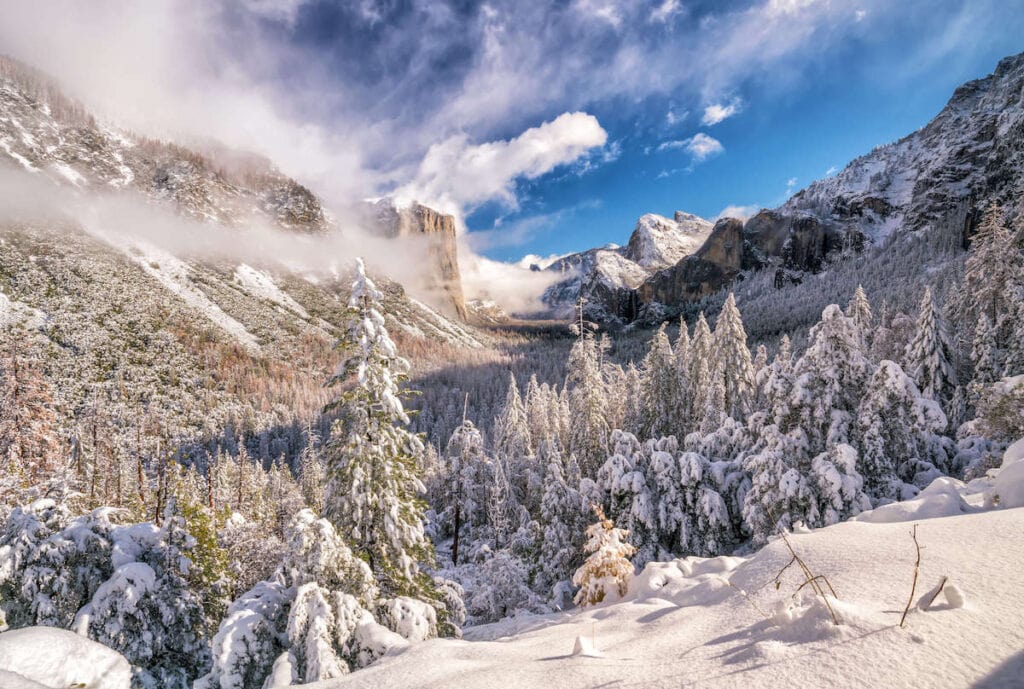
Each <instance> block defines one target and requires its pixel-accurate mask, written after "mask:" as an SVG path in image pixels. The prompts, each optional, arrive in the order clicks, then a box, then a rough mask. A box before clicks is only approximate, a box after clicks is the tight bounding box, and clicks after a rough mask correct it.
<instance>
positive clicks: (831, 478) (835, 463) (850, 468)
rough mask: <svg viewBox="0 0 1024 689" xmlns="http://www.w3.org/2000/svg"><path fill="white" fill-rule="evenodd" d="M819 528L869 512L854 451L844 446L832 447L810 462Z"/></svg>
mask: <svg viewBox="0 0 1024 689" xmlns="http://www.w3.org/2000/svg"><path fill="white" fill-rule="evenodd" d="M811 477H812V481H813V482H814V484H815V487H814V493H815V494H816V495H817V496H818V509H817V512H818V514H819V515H821V522H822V525H823V526H828V525H830V524H837V523H839V522H841V521H844V520H846V519H849V518H850V517H855V516H856V515H858V514H860V513H861V512H863V511H865V510H870V509H871V500H869V499H868V497H867V495H865V494H864V490H863V488H864V478H863V477H862V476H861V475H860V473H858V471H857V451H856V450H855V449H853V448H852V447H850V446H849V445H847V444H845V443H839V444H837V445H833V446H832V447H830V448H829V449H828V451H826V452H823V453H822V454H820V455H818V456H817V457H815V458H814V460H813V461H812V462H811Z"/></svg>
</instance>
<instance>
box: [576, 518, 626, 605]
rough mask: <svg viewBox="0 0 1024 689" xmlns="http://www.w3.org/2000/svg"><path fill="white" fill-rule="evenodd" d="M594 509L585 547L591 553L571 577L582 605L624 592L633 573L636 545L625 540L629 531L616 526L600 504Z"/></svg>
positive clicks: (598, 601) (614, 596)
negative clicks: (594, 517)
mask: <svg viewBox="0 0 1024 689" xmlns="http://www.w3.org/2000/svg"><path fill="white" fill-rule="evenodd" d="M594 513H595V514H596V515H597V522H596V523H594V524H591V525H590V526H588V527H587V544H586V551H587V552H588V553H590V556H589V557H588V558H587V560H586V562H584V563H583V565H582V566H580V568H579V569H577V570H576V573H575V574H573V577H572V583H573V584H575V585H576V586H579V587H580V590H579V591H577V592H576V598H575V602H576V604H577V605H580V606H587V605H597V604H598V603H601V602H602V601H604V600H605V599H606V598H607V599H609V600H614V599H617V598H621V597H623V596H625V595H626V591H627V589H628V588H629V579H630V577H631V576H632V575H633V565H632V563H631V562H630V561H629V558H630V556H632V555H633V553H635V552H636V549H635V548H634V547H633V546H632V545H630V544H629V543H628V542H627V541H626V538H628V536H629V532H628V531H626V530H625V529H618V528H615V525H614V524H613V523H612V520H610V519H608V518H607V517H605V516H604V512H603V511H602V510H601V508H600V507H599V506H595V507H594Z"/></svg>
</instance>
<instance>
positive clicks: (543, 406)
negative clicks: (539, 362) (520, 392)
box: [525, 374, 558, 453]
mask: <svg viewBox="0 0 1024 689" xmlns="http://www.w3.org/2000/svg"><path fill="white" fill-rule="evenodd" d="M550 396H551V388H550V386H548V384H547V383H544V384H543V385H541V384H540V383H538V382H537V375H536V374H533V375H531V376H530V381H529V382H528V383H527V384H526V401H525V405H526V423H527V427H528V428H529V431H530V439H531V440H532V441H533V445H534V447H535V449H536V448H539V447H540V445H541V444H543V443H551V442H552V441H554V439H555V436H556V435H557V431H558V429H557V419H554V418H552V417H551V411H550V407H551V402H550ZM538 453H539V450H538Z"/></svg>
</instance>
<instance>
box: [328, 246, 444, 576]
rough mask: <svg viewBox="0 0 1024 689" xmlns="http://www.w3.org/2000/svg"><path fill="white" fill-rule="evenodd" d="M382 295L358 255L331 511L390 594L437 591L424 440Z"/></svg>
mask: <svg viewBox="0 0 1024 689" xmlns="http://www.w3.org/2000/svg"><path fill="white" fill-rule="evenodd" d="M381 298H382V297H381V293H380V292H379V291H378V290H377V288H376V286H375V285H374V284H373V281H372V280H371V279H370V278H369V277H368V276H367V275H366V269H365V267H364V265H363V262H362V260H361V259H356V269H355V280H354V282H353V283H352V294H351V296H350V298H349V302H348V322H347V323H346V325H345V329H344V334H343V335H342V337H341V339H340V340H339V342H338V344H337V345H336V346H335V349H336V350H338V351H340V352H341V353H342V357H343V359H342V361H341V363H340V365H339V366H338V369H337V371H336V373H335V374H334V375H333V376H332V377H331V379H330V380H329V381H328V385H345V384H348V383H350V382H351V385H350V386H349V387H347V388H346V389H344V390H343V392H342V393H341V395H340V396H339V397H338V398H337V399H336V400H335V401H333V402H331V403H330V404H328V405H327V407H326V409H325V411H334V410H337V411H338V412H339V419H338V420H337V421H336V422H335V424H334V428H333V432H332V437H331V440H330V442H329V443H328V445H327V448H326V451H325V453H324V454H325V462H326V465H327V478H328V483H327V489H326V493H325V496H324V503H325V512H326V515H327V517H328V518H329V519H330V520H331V521H332V522H333V523H334V524H335V525H336V526H337V528H338V531H339V532H340V533H342V534H344V535H346V536H347V537H349V538H350V539H351V543H352V545H353V547H354V548H355V550H356V552H357V553H359V554H360V555H361V556H363V557H365V558H366V560H367V562H369V564H370V568H371V569H372V570H373V572H374V575H375V576H376V577H377V578H378V581H379V582H380V586H381V588H382V590H383V591H385V593H386V594H388V595H407V594H408V595H417V594H419V595H429V593H428V592H429V589H430V579H429V577H427V576H426V575H425V574H423V573H422V572H420V571H419V564H418V563H420V562H430V561H432V560H433V549H432V547H431V545H430V542H429V541H428V540H427V538H426V536H425V535H424V530H423V512H424V509H425V505H424V503H423V502H422V500H420V498H419V495H420V494H421V493H423V492H424V490H425V488H424V486H423V483H422V482H421V481H420V478H419V476H417V470H418V466H419V458H420V455H421V454H422V453H423V442H422V441H421V440H420V438H419V437H418V436H416V435H414V434H413V433H411V432H409V431H408V430H407V429H406V428H405V426H406V425H407V424H408V423H409V417H408V416H407V415H406V413H405V409H404V408H403V406H402V401H401V397H402V391H401V387H400V386H401V383H402V381H403V380H404V379H405V377H406V374H407V372H408V370H409V364H408V362H406V361H405V359H402V358H401V357H399V356H398V353H397V351H396V349H395V345H394V343H393V342H392V341H391V338H390V337H389V336H388V332H387V330H386V329H385V326H384V316H383V315H382V314H381V311H380V308H381V305H380V303H381Z"/></svg>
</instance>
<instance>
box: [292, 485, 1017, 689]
mask: <svg viewBox="0 0 1024 689" xmlns="http://www.w3.org/2000/svg"><path fill="white" fill-rule="evenodd" d="M933 486H934V488H935V490H934V491H932V492H931V493H928V490H930V489H931V488H932V487H929V489H926V491H925V493H928V494H927V495H925V497H924V500H925V502H927V501H928V500H929V499H931V500H933V501H937V500H939V499H940V498H942V496H947V497H948V495H949V491H950V490H951V489H952V488H957V489H960V488H959V487H958V486H955V485H952V484H951V485H943V484H939V485H934V484H933ZM962 489H963V490H964V491H965V492H966V491H967V488H966V487H963V488H962ZM942 499H945V498H942ZM950 509H951V510H952V508H950ZM959 509H960V508H959V506H956V511H955V513H953V514H951V515H950V516H946V517H945V518H925V517H923V516H920V514H919V513H917V514H916V516H914V519H915V522H916V523H917V524H918V530H917V537H918V540H919V541H920V543H921V546H922V551H921V568H920V575H919V581H918V590H919V591H920V590H922V589H923V590H927V588H928V587H931V586H934V585H935V583H937V582H938V581H939V580H940V579H941V577H943V576H946V575H947V574H953V575H955V579H956V581H955V586H954V585H953V584H952V582H947V586H948V587H950V589H949V591H948V592H946V593H945V596H946V598H945V602H943V601H942V596H941V595H940V599H939V600H938V601H936V603H935V605H933V606H932V608H931V609H930V610H929V611H927V612H924V611H920V610H917V609H914V610H912V611H911V613H910V615H909V616H908V617H907V621H906V626H905V627H904V628H902V629H901V628H900V627H899V620H900V616H901V614H902V611H903V607H904V605H905V603H906V600H907V596H908V595H909V594H910V583H911V578H912V576H913V565H914V557H915V549H914V545H913V542H912V541H911V539H910V535H909V526H908V524H906V523H903V522H872V521H852V522H844V523H841V524H836V525H834V526H830V527H827V528H823V529H817V530H812V531H806V532H801V533H795V534H792V535H790V536H789V542H790V543H791V544H792V546H793V548H794V549H795V550H796V552H797V553H798V554H800V556H801V558H802V559H803V560H804V561H805V562H806V563H807V565H808V567H810V569H811V570H812V571H813V572H814V573H815V574H823V575H826V576H827V577H828V580H829V582H830V584H831V585H832V586H833V587H834V588H835V591H836V593H837V594H838V600H837V599H834V598H829V606H830V607H831V608H832V610H834V612H835V614H836V615H837V617H838V618H839V620H840V625H839V626H836V625H835V624H833V622H832V618H831V612H830V611H829V606H826V605H825V604H824V601H823V600H822V599H821V598H819V597H817V596H815V595H813V594H812V593H810V592H809V591H808V589H809V587H805V589H804V590H803V591H801V592H799V593H797V594H796V595H794V594H795V592H796V589H797V587H798V586H799V585H800V583H802V577H801V575H800V574H799V571H798V568H797V567H796V566H795V565H794V566H793V567H790V568H788V569H787V570H786V572H785V573H784V574H783V575H782V576H781V578H780V581H781V584H780V587H779V588H778V589H776V586H775V583H774V582H775V578H776V576H777V574H778V572H779V571H780V570H782V569H783V567H784V566H785V565H786V564H787V562H789V560H790V558H791V556H790V553H789V550H788V549H787V548H786V545H785V544H784V543H783V542H782V541H781V540H778V539H776V540H772V541H770V542H769V543H768V545H767V546H765V547H764V548H762V549H761V550H759V551H757V552H756V553H754V554H752V555H750V556H749V557H745V558H741V557H718V558H711V559H701V558H685V559H681V560H675V561H672V562H662V563H651V564H649V565H648V566H647V568H645V570H644V572H643V573H641V574H640V575H638V576H636V577H635V578H633V580H632V581H631V582H630V589H629V592H628V593H627V595H626V596H625V598H624V600H622V601H620V602H617V603H603V604H599V605H596V606H594V607H590V608H586V609H583V610H578V611H574V612H570V613H553V614H548V615H537V616H517V617H515V618H512V619H508V620H502V621H501V622H497V623H495V624H492V625H485V626H481V627H475V628H473V629H471V630H468V632H467V634H466V637H467V639H472V641H470V640H458V641H456V640H440V639H434V640H430V641H425V642H422V643H419V644H414V645H412V646H410V647H409V648H407V649H406V650H404V651H401V652H393V653H391V654H389V655H388V656H386V657H384V658H382V659H380V660H379V661H377V663H375V664H374V665H373V666H371V667H369V668H366V669H363V670H360V671H359V672H355V673H353V674H351V675H349V676H346V677H344V678H341V679H337V680H330V681H327V682H322V683H319V684H316V685H311V686H315V687H317V688H318V689H343V688H347V687H382V686H396V687H397V686H401V687H453V686H459V687H502V688H503V689H517V688H519V687H536V686H555V687H559V688H560V689H571V688H573V687H594V686H621V687H626V686H644V687H679V686H690V685H697V686H701V687H744V688H745V689H751V688H756V687H775V686H830V687H849V686H865V687H869V686H870V687H881V686H885V687H923V686H928V687H965V686H970V685H972V684H975V683H977V682H979V681H982V680H985V679H986V678H988V679H989V680H990V681H991V683H990V684H988V685H984V684H983V686H1014V685H1013V683H1012V680H1013V678H1014V677H1016V678H1018V679H1019V675H1016V674H1014V673H1015V671H1016V669H1017V668H1018V667H1019V664H1020V658H1019V654H1020V649H1021V648H1022V647H1024V626H1022V625H1021V624H1020V613H1021V610H1024V587H1020V586H1019V585H1018V583H1017V582H1018V577H1019V574H1018V573H1019V571H1020V570H1021V568H1022V567H1024V549H1020V548H1010V547H1007V545H1006V544H1007V543H1009V542H1012V539H1016V538H1017V537H1018V536H1019V533H1020V531H1021V529H1022V528H1024V510H1022V509H993V510H988V511H977V512H974V511H972V512H970V513H962V512H959ZM911 511H912V510H907V512H908V513H909V512H911ZM966 600H969V601H970V603H969V605H968V604H965V603H964V601H966ZM577 642H578V645H579V647H578V651H573V650H570V649H573V648H574V647H576V646H577ZM591 650H598V651H599V652H600V653H601V654H602V657H601V658H594V657H587V656H589V655H590V653H588V651H591ZM1000 682H1005V684H1002V685H1001V684H999V683H1000Z"/></svg>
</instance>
